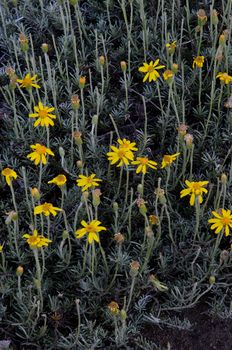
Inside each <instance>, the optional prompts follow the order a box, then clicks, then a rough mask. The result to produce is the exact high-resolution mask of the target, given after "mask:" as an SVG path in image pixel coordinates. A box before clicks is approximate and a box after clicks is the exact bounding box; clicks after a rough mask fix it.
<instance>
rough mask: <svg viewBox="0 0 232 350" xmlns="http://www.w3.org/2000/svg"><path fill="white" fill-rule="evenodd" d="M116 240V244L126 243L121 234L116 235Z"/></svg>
mask: <svg viewBox="0 0 232 350" xmlns="http://www.w3.org/2000/svg"><path fill="white" fill-rule="evenodd" d="M114 240H115V242H116V243H118V244H122V243H123V242H124V241H125V236H124V235H123V234H122V233H121V232H118V233H115V235H114Z"/></svg>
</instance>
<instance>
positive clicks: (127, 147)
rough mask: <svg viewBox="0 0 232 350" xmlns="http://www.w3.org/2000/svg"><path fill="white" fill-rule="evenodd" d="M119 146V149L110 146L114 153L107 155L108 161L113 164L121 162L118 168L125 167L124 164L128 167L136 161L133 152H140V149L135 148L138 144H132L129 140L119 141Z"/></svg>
mask: <svg viewBox="0 0 232 350" xmlns="http://www.w3.org/2000/svg"><path fill="white" fill-rule="evenodd" d="M118 144H119V147H115V146H110V148H111V149H112V152H108V153H107V156H108V160H109V161H110V162H111V164H115V163H117V162H119V164H118V165H117V166H118V167H119V166H123V165H124V164H125V165H128V164H129V161H132V160H134V154H133V151H137V150H138V148H137V147H135V146H136V143H135V142H130V141H129V140H127V139H123V140H122V139H118Z"/></svg>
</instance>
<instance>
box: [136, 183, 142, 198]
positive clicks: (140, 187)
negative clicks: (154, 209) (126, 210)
mask: <svg viewBox="0 0 232 350" xmlns="http://www.w3.org/2000/svg"><path fill="white" fill-rule="evenodd" d="M137 191H138V193H139V194H141V195H142V194H143V185H142V184H138V186H137Z"/></svg>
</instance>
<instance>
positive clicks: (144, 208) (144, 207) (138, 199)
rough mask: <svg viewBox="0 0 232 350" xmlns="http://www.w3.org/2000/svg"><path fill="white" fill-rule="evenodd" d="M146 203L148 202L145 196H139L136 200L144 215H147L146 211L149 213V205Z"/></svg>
mask: <svg viewBox="0 0 232 350" xmlns="http://www.w3.org/2000/svg"><path fill="white" fill-rule="evenodd" d="M145 203H146V202H145V200H144V199H143V198H141V197H139V198H137V200H136V204H137V206H138V208H139V212H140V214H142V215H143V216H145V215H146V213H147V207H146V204H145Z"/></svg>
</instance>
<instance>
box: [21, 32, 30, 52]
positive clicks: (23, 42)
mask: <svg viewBox="0 0 232 350" xmlns="http://www.w3.org/2000/svg"><path fill="white" fill-rule="evenodd" d="M28 43H29V40H28V38H27V37H26V35H25V34H24V33H20V34H19V45H20V48H21V50H22V51H23V52H27V51H28V50H29V44H28Z"/></svg>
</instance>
